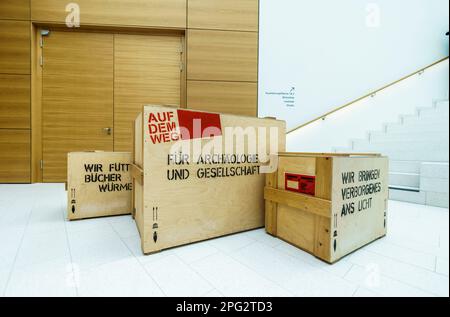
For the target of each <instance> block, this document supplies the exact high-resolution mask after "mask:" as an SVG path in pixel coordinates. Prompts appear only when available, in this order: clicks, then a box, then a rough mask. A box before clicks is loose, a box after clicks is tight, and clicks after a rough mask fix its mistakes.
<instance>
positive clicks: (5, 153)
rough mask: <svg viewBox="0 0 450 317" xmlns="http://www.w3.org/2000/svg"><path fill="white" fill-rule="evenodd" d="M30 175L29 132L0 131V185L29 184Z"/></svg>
mask: <svg viewBox="0 0 450 317" xmlns="http://www.w3.org/2000/svg"><path fill="white" fill-rule="evenodd" d="M30 174H31V173H30V131H29V130H6V129H0V183H29V182H30Z"/></svg>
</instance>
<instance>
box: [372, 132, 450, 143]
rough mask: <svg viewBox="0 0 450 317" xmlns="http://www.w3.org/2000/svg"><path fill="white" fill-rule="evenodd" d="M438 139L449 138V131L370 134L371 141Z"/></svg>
mask: <svg viewBox="0 0 450 317" xmlns="http://www.w3.org/2000/svg"><path fill="white" fill-rule="evenodd" d="M437 139H447V140H448V133H443V132H422V131H414V132H389V133H385V132H373V133H371V134H370V136H369V140H370V142H374V143H376V142H385V141H387V142H404V141H411V140H415V141H428V140H437Z"/></svg>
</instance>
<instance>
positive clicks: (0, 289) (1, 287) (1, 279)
mask: <svg viewBox="0 0 450 317" xmlns="http://www.w3.org/2000/svg"><path fill="white" fill-rule="evenodd" d="M10 273H11V270H9V269H0V297H1V296H3V293H4V292H5V289H6V284H7V283H8V279H9V275H10Z"/></svg>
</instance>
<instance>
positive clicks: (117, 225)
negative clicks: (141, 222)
mask: <svg viewBox="0 0 450 317" xmlns="http://www.w3.org/2000/svg"><path fill="white" fill-rule="evenodd" d="M109 222H110V223H111V225H112V227H113V229H114V230H115V231H116V232H117V234H118V235H119V236H120V237H121V238H129V237H137V236H139V231H138V229H137V227H136V222H135V221H134V220H133V218H132V217H131V216H120V217H111V218H110V219H109Z"/></svg>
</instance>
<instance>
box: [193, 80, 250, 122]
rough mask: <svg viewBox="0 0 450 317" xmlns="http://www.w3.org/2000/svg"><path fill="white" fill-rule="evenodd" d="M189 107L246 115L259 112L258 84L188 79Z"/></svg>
mask: <svg viewBox="0 0 450 317" xmlns="http://www.w3.org/2000/svg"><path fill="white" fill-rule="evenodd" d="M187 95H188V108H189V109H197V110H203V111H209V112H222V113H230V114H236V115H244V116H253V117H255V116H257V114H258V96H257V95H258V84H257V83H246V82H215V81H193V80H190V81H188V89H187Z"/></svg>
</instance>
